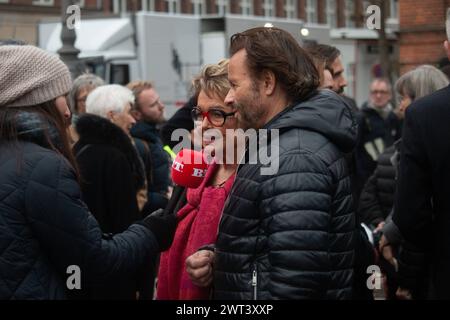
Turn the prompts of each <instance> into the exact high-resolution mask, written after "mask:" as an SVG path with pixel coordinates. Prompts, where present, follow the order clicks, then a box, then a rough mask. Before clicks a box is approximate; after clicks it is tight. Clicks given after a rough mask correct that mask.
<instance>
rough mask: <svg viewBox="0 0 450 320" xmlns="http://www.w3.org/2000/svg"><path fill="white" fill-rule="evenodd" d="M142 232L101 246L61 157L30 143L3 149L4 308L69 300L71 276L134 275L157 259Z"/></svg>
mask: <svg viewBox="0 0 450 320" xmlns="http://www.w3.org/2000/svg"><path fill="white" fill-rule="evenodd" d="M158 250H159V248H158V243H157V242H156V238H155V237H154V235H153V234H152V232H151V231H150V230H149V229H147V228H146V227H144V226H142V225H137V224H135V225H132V226H131V227H130V228H129V229H128V230H126V231H125V232H123V233H121V234H118V235H116V236H114V237H112V239H109V240H104V239H103V238H102V231H101V230H100V227H99V225H98V223H97V221H96V220H95V218H94V216H93V215H92V214H90V213H89V210H88V209H87V207H86V205H85V204H84V203H83V202H82V201H81V193H80V187H79V185H78V183H77V180H76V177H75V173H74V171H73V169H72V167H71V166H70V165H69V163H68V162H67V161H66V160H65V158H63V157H62V156H61V155H59V154H57V153H56V152H54V151H51V150H49V149H47V148H44V147H41V146H39V145H37V144H35V143H32V142H24V141H19V142H18V143H17V144H16V145H6V144H5V143H1V144H0V300H5V299H65V298H67V291H66V289H67V287H66V278H67V277H68V276H69V275H70V274H67V270H68V269H67V268H68V267H69V266H71V265H77V266H79V268H80V270H81V284H82V288H83V286H84V284H85V283H87V282H89V283H102V282H104V281H105V280H107V279H108V278H110V277H111V276H114V275H117V274H119V273H125V274H127V273H128V274H130V273H134V272H136V269H137V268H138V267H140V266H142V265H143V264H144V261H145V259H146V258H147V257H148V255H153V254H156V252H157V251H158Z"/></svg>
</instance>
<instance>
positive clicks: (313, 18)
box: [306, 0, 317, 23]
mask: <svg viewBox="0 0 450 320" xmlns="http://www.w3.org/2000/svg"><path fill="white" fill-rule="evenodd" d="M306 21H308V22H310V23H317V0H308V1H307V2H306Z"/></svg>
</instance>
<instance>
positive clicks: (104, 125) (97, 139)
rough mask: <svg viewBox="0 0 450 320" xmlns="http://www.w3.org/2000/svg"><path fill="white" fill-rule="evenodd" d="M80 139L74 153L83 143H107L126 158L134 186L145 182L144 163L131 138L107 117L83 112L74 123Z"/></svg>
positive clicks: (140, 186) (140, 185) (139, 185)
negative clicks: (133, 178) (131, 172)
mask: <svg viewBox="0 0 450 320" xmlns="http://www.w3.org/2000/svg"><path fill="white" fill-rule="evenodd" d="M75 130H76V131H77V133H78V135H79V137H80V139H79V140H78V142H77V143H76V144H75V146H74V153H75V154H76V153H77V151H79V150H80V149H81V148H82V147H83V146H85V145H95V144H102V145H109V146H112V147H115V148H117V149H119V150H120V151H121V152H122V153H123V154H124V155H125V157H126V158H127V160H128V162H129V163H130V165H131V167H132V171H133V174H134V176H135V181H136V187H137V188H138V189H140V188H142V187H143V186H144V184H145V170H144V165H143V163H142V161H141V159H140V158H139V155H138V153H137V150H136V148H135V147H134V146H133V143H132V141H131V138H130V137H129V136H128V135H127V134H126V133H125V132H124V131H123V130H122V129H121V128H120V127H118V126H116V125H115V124H114V123H112V122H111V121H109V120H108V119H105V118H102V117H99V116H97V115H93V114H84V115H82V116H80V117H79V119H78V120H77V122H76V124H75Z"/></svg>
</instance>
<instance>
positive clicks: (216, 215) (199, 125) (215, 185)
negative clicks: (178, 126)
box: [157, 60, 237, 300]
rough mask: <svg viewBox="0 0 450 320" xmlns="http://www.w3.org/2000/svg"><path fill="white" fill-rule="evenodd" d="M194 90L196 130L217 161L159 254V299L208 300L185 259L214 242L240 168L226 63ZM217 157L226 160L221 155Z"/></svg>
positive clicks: (205, 74)
mask: <svg viewBox="0 0 450 320" xmlns="http://www.w3.org/2000/svg"><path fill="white" fill-rule="evenodd" d="M193 87H194V90H195V94H196V96H197V106H196V107H194V108H193V110H192V118H193V121H194V122H195V124H196V128H195V130H201V132H202V137H203V140H202V145H203V148H204V149H205V150H209V153H210V154H215V155H216V157H215V159H216V160H213V162H212V164H211V165H210V166H209V168H208V171H207V173H206V176H205V179H204V180H203V182H202V184H201V185H200V186H199V187H198V188H197V189H188V191H187V195H186V200H187V203H186V204H185V205H184V207H182V208H181V209H180V210H179V211H178V213H177V216H178V221H179V224H178V227H177V230H176V233H175V238H174V242H173V244H172V246H171V248H170V249H169V250H168V251H166V252H164V253H163V254H162V255H161V262H160V268H159V275H158V288H157V298H158V299H160V300H172V299H174V300H195V299H208V298H209V296H210V289H209V287H200V286H197V285H196V284H194V283H192V281H191V280H190V278H189V276H188V274H187V272H186V268H185V261H186V258H187V257H189V256H190V255H192V254H195V253H196V252H197V251H198V250H199V249H200V248H202V247H205V246H208V245H211V244H214V243H215V241H216V236H217V228H218V225H219V220H220V216H221V212H222V208H223V206H224V203H225V200H226V198H227V197H228V194H229V192H230V190H231V186H232V184H233V181H234V176H235V172H236V168H237V161H236V158H237V157H236V156H235V157H229V158H232V159H227V157H226V154H227V152H228V153H230V151H231V148H234V149H233V151H234V153H233V154H236V150H235V149H237V148H236V144H235V143H233V145H227V143H229V142H227V140H228V141H233V142H234V139H226V135H227V134H232V132H233V131H234V130H230V129H236V128H237V119H236V118H235V117H234V114H235V110H233V108H232V107H230V106H226V105H225V103H224V99H225V96H226V95H227V93H228V91H229V89H230V85H229V82H228V60H222V61H220V62H219V63H218V64H212V65H207V66H205V67H204V68H203V70H202V72H201V73H200V74H199V75H198V76H197V77H196V78H194V80H193ZM213 137H214V138H213ZM227 148H228V149H229V150H228V151H227ZM219 154H221V155H223V156H222V157H218V155H219ZM221 160H223V161H221ZM203 252H204V251H203ZM206 252H208V251H206ZM208 258H209V256H205V259H208Z"/></svg>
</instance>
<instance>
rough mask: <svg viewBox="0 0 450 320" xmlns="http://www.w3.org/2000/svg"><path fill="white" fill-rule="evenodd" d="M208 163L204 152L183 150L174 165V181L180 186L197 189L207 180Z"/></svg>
mask: <svg viewBox="0 0 450 320" xmlns="http://www.w3.org/2000/svg"><path fill="white" fill-rule="evenodd" d="M207 169H208V163H207V162H206V161H205V159H204V155H203V152H201V151H195V150H190V149H183V150H181V151H180V152H179V153H178V154H177V156H176V157H175V160H173V163H172V180H173V182H175V183H176V184H177V185H179V186H183V187H187V188H194V189H195V188H197V187H198V186H200V184H201V183H202V181H203V179H204V178H205V174H206V170H207Z"/></svg>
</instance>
